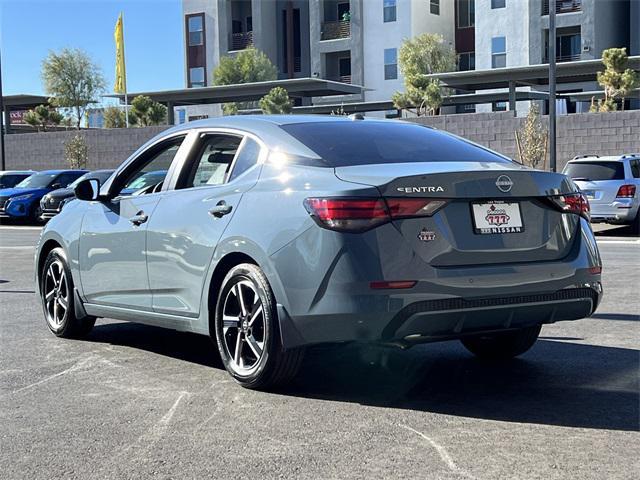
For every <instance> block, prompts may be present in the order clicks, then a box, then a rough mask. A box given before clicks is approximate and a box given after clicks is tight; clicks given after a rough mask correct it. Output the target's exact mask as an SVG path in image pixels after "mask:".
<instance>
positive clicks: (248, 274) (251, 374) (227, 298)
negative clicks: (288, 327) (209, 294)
mask: <svg viewBox="0 0 640 480" xmlns="http://www.w3.org/2000/svg"><path fill="white" fill-rule="evenodd" d="M279 333H280V332H279V331H278V318H277V311H276V303H275V299H274V297H273V293H272V291H271V287H270V286H269V282H268V281H267V278H266V276H265V274H264V273H263V272H262V270H261V269H260V268H259V267H257V266H256V265H252V264H249V263H244V264H241V265H237V266H236V267H234V268H232V269H231V271H230V272H229V273H228V274H227V276H226V277H225V279H224V280H223V282H222V287H221V289H220V293H219V295H218V302H217V305H216V312H215V334H216V343H217V344H218V350H219V351H220V356H221V358H222V362H223V363H224V366H225V368H226V369H227V371H228V372H229V373H230V374H231V376H232V377H233V378H234V379H235V380H236V381H237V382H238V383H239V384H240V385H242V386H243V387H247V388H254V389H267V388H271V387H274V386H277V385H282V384H284V383H286V382H288V381H289V380H291V379H292V378H293V377H294V376H295V374H296V373H297V371H298V369H299V368H300V363H301V361H302V356H303V350H302V349H292V350H287V351H284V350H283V349H282V345H281V342H280V335H279Z"/></svg>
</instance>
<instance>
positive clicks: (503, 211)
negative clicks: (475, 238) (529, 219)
mask: <svg viewBox="0 0 640 480" xmlns="http://www.w3.org/2000/svg"><path fill="white" fill-rule="evenodd" d="M492 207H493V209H492ZM471 218H472V219H473V232H474V233H475V234H476V235H505V234H511V233H523V232H524V221H523V220H522V208H521V205H520V202H516V201H513V202H507V201H504V200H483V201H479V202H472V203H471Z"/></svg>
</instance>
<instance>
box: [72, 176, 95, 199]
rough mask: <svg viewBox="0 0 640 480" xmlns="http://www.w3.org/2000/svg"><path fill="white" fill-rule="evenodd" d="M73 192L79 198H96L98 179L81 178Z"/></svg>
mask: <svg viewBox="0 0 640 480" xmlns="http://www.w3.org/2000/svg"><path fill="white" fill-rule="evenodd" d="M74 192H75V194H76V198H77V199H79V200H86V201H92V200H97V199H98V197H99V196H100V180H98V179H97V178H88V179H86V180H83V181H81V182H80V183H78V184H77V185H76V188H75V189H74Z"/></svg>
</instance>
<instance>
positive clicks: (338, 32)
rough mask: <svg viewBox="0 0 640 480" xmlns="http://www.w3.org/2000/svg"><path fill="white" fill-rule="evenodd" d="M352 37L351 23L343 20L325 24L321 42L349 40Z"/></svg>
mask: <svg viewBox="0 0 640 480" xmlns="http://www.w3.org/2000/svg"><path fill="white" fill-rule="evenodd" d="M350 36H351V22H350V21H349V20H341V21H338V22H324V23H323V24H322V31H321V33H320V40H335V39H338V38H349V37H350Z"/></svg>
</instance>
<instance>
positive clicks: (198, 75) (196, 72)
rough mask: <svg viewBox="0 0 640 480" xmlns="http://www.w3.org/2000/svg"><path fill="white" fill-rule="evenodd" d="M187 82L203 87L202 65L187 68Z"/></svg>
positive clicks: (193, 85)
mask: <svg viewBox="0 0 640 480" xmlns="http://www.w3.org/2000/svg"><path fill="white" fill-rule="evenodd" d="M189 83H190V84H191V86H192V87H204V86H205V82H204V67H194V68H190V69H189Z"/></svg>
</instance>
